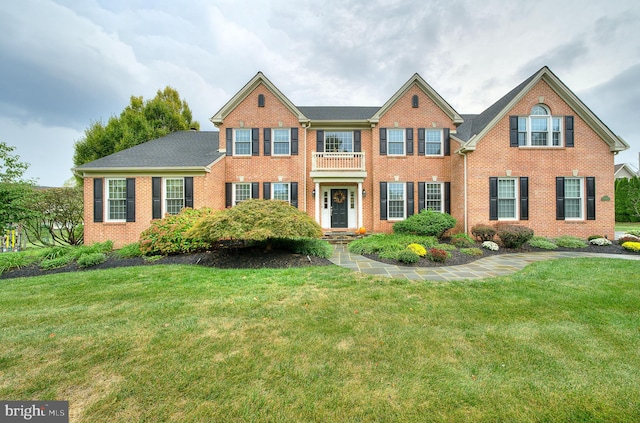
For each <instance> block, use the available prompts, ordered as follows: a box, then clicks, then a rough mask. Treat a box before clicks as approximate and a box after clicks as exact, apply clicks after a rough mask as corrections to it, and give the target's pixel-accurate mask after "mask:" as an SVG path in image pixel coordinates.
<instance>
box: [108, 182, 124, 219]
mask: <svg viewBox="0 0 640 423" xmlns="http://www.w3.org/2000/svg"><path fill="white" fill-rule="evenodd" d="M107 208H108V210H107V216H109V220H121V221H125V220H127V180H126V179H107Z"/></svg>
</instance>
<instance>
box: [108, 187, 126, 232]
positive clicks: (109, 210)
mask: <svg viewBox="0 0 640 423" xmlns="http://www.w3.org/2000/svg"><path fill="white" fill-rule="evenodd" d="M110 181H124V198H118V199H114V200H113V201H124V218H122V219H111V201H112V199H111V198H110V195H109V194H110V193H111V191H110V190H109V188H110V187H109V182H110ZM104 182H105V185H106V187H105V188H106V189H105V190H104V191H105V196H104V197H105V201H104V212H105V218H104V221H105V222H126V221H127V179H126V178H105V180H104Z"/></svg>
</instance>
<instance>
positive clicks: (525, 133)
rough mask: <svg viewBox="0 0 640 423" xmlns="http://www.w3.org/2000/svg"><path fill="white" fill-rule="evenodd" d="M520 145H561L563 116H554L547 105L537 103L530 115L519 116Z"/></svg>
mask: <svg viewBox="0 0 640 423" xmlns="http://www.w3.org/2000/svg"><path fill="white" fill-rule="evenodd" d="M518 145H519V146H531V147H561V146H562V118H560V117H556V116H552V115H551V112H550V111H549V108H548V107H547V106H545V105H542V104H536V105H535V106H533V107H532V108H531V114H530V115H529V116H519V117H518Z"/></svg>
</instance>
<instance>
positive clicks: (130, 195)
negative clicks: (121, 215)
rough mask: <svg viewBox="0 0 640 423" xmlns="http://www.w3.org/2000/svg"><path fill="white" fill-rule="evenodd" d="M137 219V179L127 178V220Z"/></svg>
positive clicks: (133, 220)
mask: <svg viewBox="0 0 640 423" xmlns="http://www.w3.org/2000/svg"><path fill="white" fill-rule="evenodd" d="M135 221H136V180H135V179H134V178H127V222H135Z"/></svg>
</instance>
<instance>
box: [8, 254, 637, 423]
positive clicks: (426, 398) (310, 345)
mask: <svg viewBox="0 0 640 423" xmlns="http://www.w3.org/2000/svg"><path fill="white" fill-rule="evenodd" d="M638 274H639V272H638V263H637V262H634V261H625V260H607V259H580V260H564V261H549V262H540V263H536V264H533V265H531V266H529V267H527V268H526V269H524V270H523V271H521V272H519V273H517V274H514V275H512V276H509V277H502V278H493V279H487V280H482V281H474V282H468V281H465V282H458V283H428V282H426V283H425V282H420V283H416V282H408V281H400V280H388V279H377V278H373V277H368V276H364V275H361V274H356V273H352V272H349V271H347V270H345V269H342V268H338V267H334V266H329V267H316V268H306V269H292V270H261V271H240V270H216V269H210V268H202V267H198V266H192V267H188V266H149V267H137V268H125V269H116V270H108V271H89V272H79V273H75V274H60V275H53V276H47V277H39V278H28V279H15V280H0V322H2V324H1V325H0V398H2V399H23V400H27V399H39V400H53V399H59V400H69V402H70V408H71V421H72V422H120V421H127V422H138V421H146V422H160V421H180V422H216V421H224V422H244V421H276V422H289V421H301V422H314V421H317V422H360V421H367V422H369V421H406V422H416V421H452V422H460V421H473V422H477V421H491V422H493V421H517V422H522V421H524V422H526V421H563V422H566V421H572V422H578V421H603V422H615V421H621V422H622V421H625V422H628V421H640V389H638V381H639V380H640V354H638V351H640V276H638Z"/></svg>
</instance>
